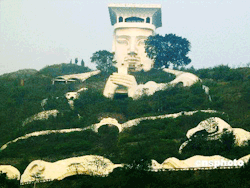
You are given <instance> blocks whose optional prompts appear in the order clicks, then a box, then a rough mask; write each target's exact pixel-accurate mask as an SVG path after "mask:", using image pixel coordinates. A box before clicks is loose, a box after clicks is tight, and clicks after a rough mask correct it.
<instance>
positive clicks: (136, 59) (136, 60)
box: [124, 57, 141, 63]
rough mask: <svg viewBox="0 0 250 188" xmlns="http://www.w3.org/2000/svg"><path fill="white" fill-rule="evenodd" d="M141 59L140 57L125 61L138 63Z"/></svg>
mask: <svg viewBox="0 0 250 188" xmlns="http://www.w3.org/2000/svg"><path fill="white" fill-rule="evenodd" d="M140 60H141V59H140V58H139V57H126V58H125V59H124V61H127V62H131V63H132V62H138V61H140Z"/></svg>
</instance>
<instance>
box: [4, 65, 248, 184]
mask: <svg viewBox="0 0 250 188" xmlns="http://www.w3.org/2000/svg"><path fill="white" fill-rule="evenodd" d="M63 67H64V68H63ZM67 67H68V68H70V67H71V68H72V69H71V70H69V69H67ZM73 67H75V68H73ZM82 70H87V68H86V67H84V69H81V68H80V66H77V65H75V64H72V65H70V64H68V66H65V65H64V64H61V65H54V66H51V67H46V68H44V69H42V70H41V71H39V72H37V73H34V74H32V75H29V76H26V77H25V76H24V77H21V76H20V77H19V76H18V77H15V78H12V77H1V78H0V96H1V97H0V126H1V133H0V143H1V145H3V144H5V143H6V142H8V141H10V140H13V139H15V138H17V137H19V136H23V135H25V134H27V133H31V132H34V131H41V130H53V129H69V128H84V127H87V126H89V125H91V124H95V123H97V122H99V121H100V119H101V118H103V117H113V118H116V119H117V120H118V121H119V123H123V122H126V121H128V120H131V119H134V118H139V117H145V116H154V115H155V116H156V115H162V114H171V113H179V112H180V111H192V110H203V109H209V108H210V109H213V110H218V111H221V112H225V113H224V114H222V113H215V114H209V113H202V112H198V113H196V114H195V115H193V116H180V117H178V118H168V119H162V120H160V119H158V120H154V121H152V120H145V121H141V122H140V123H139V124H138V125H137V126H134V127H131V128H128V129H125V130H124V131H123V132H121V133H119V134H118V130H117V128H116V127H110V126H108V125H106V126H103V127H101V128H100V129H99V133H95V132H92V131H90V130H88V131H84V132H73V133H69V134H50V135H45V136H38V137H33V138H29V139H27V140H20V141H17V142H16V143H13V144H10V145H9V146H8V147H7V148H6V149H5V150H3V151H1V152H0V161H6V160H7V161H9V164H12V165H15V166H16V167H18V169H19V170H20V171H23V170H24V168H25V167H26V166H27V164H28V163H29V162H31V161H33V160H35V159H43V160H46V161H57V160H60V159H64V158H68V157H73V156H82V155H88V154H96V155H102V156H104V157H107V158H109V159H110V160H111V161H112V162H114V163H131V164H133V161H137V162H136V163H138V162H139V161H140V159H145V160H148V159H155V160H157V161H158V162H159V163H162V162H163V161H164V160H165V159H166V158H168V157H177V158H179V159H185V158H187V157H190V156H193V155H195V154H207V155H211V154H219V155H222V156H224V157H227V158H231V159H234V158H240V157H242V156H244V155H246V154H249V149H250V148H249V147H250V146H246V147H235V146H233V145H232V143H233V140H232V135H230V134H228V135H227V134H225V135H223V137H222V139H221V140H218V141H213V142H212V141H211V142H206V143H205V142H203V141H202V139H201V138H200V137H198V138H193V139H194V140H195V139H196V142H193V144H191V145H190V148H189V150H186V151H184V152H183V154H182V155H180V154H178V149H179V147H180V145H181V143H183V142H184V141H185V138H186V136H185V134H186V132H187V131H188V130H189V129H191V128H193V127H195V126H196V125H198V124H199V122H201V121H203V120H205V119H207V118H209V117H211V116H215V117H220V118H222V119H224V120H226V121H227V122H228V123H229V124H230V125H231V126H232V127H240V128H244V129H245V130H247V131H250V116H249V114H250V111H249V109H250V102H249V99H250V97H249V93H250V82H249V75H250V69H249V68H244V69H231V68H228V67H227V66H222V67H215V68H211V69H200V70H195V69H193V68H190V69H185V70H188V71H190V72H193V73H194V74H197V75H199V76H200V77H202V79H203V82H202V84H204V85H207V86H208V87H209V88H210V95H211V98H212V102H210V101H209V100H208V96H207V95H206V94H205V93H204V90H202V87H201V86H202V84H201V83H197V84H195V85H193V86H191V87H182V86H175V87H169V88H168V89H166V90H165V91H158V92H156V93H155V94H154V95H153V96H143V97H142V98H140V99H138V100H132V99H131V98H123V99H121V98H119V97H117V98H115V99H114V100H110V99H107V98H105V97H103V94H102V92H103V88H104V85H105V82H106V80H107V78H108V76H109V74H107V73H101V74H98V75H95V76H93V77H91V78H89V79H88V80H86V81H85V82H84V83H73V84H72V85H70V84H57V85H51V78H52V77H54V76H57V75H62V74H68V73H71V72H72V73H77V72H78V71H82ZM183 70H184V68H183ZM53 71H55V72H53ZM220 71H221V72H223V74H221V75H218V73H219V72H220ZM133 75H134V76H135V77H136V80H137V82H138V84H141V83H146V82H148V81H150V80H153V81H156V82H157V83H165V82H169V81H171V80H172V79H174V76H171V75H169V74H167V73H165V72H159V71H158V70H156V69H152V70H151V71H149V72H136V73H133ZM235 75H236V76H235ZM237 75H238V76H237ZM21 78H22V79H24V85H23V86H22V85H21V84H20V80H19V79H21ZM82 87H87V88H88V90H87V91H84V92H82V93H81V95H80V97H79V99H77V100H75V110H70V109H69V106H68V104H67V101H66V99H65V98H64V97H63V95H64V94H65V93H66V92H68V91H75V90H77V89H79V88H82ZM56 97H59V98H58V99H56ZM45 98H48V103H47V106H45V109H46V110H49V109H55V108H56V109H59V111H60V114H59V115H58V116H57V117H56V118H54V117H51V118H49V119H48V120H44V121H34V122H32V123H29V124H27V125H26V126H24V127H22V126H21V125H22V121H24V120H25V119H26V118H27V117H30V116H32V115H34V114H36V113H38V112H41V111H42V110H43V109H42V107H41V100H43V99H45ZM78 114H80V116H81V118H79V117H78ZM199 138H200V140H199ZM191 146H192V147H191ZM186 149H188V148H186ZM22 158H24V159H22ZM128 171H129V170H128ZM119 173H120V174H119ZM119 173H118V174H117V178H118V180H117V181H115V180H112V181H115V182H116V183H117V184H115V185H116V186H114V187H117V185H119V183H118V182H119V181H120V182H121V183H122V185H124V186H126V185H131V184H132V180H133V181H135V180H136V177H138V176H137V175H138V174H140V175H141V176H142V177H147V178H148V179H150V178H149V176H148V175H146V174H144V175H145V176H144V175H143V173H141V172H140V173H138V174H137V171H136V170H135V169H134V172H131V174H134V175H132V176H127V178H125V177H124V179H119V178H122V177H123V176H122V174H123V175H124V173H123V172H119ZM157 174H158V173H157ZM167 175H169V176H170V177H172V178H175V179H174V180H171V178H169V179H164V178H163V175H162V176H161V175H160V174H159V178H163V179H161V180H162V182H165V183H163V185H164V186H165V187H166V186H169V185H176V186H177V185H178V186H183V185H184V184H182V183H180V182H178V181H177V177H178V178H179V177H180V176H181V177H182V175H178V176H177V175H176V177H174V176H175V175H171V174H167ZM188 176H189V175H187V176H186V177H187V178H186V180H185V181H186V183H187V184H188V183H189V184H188V185H190V186H191V185H192V182H191V180H193V182H194V184H195V185H197V184H199V183H200V181H202V180H203V179H202V177H199V178H200V179H199V178H198V180H199V181H198V180H197V177H196V176H191V175H190V178H188ZM111 177H112V175H111ZM152 177H154V178H155V176H152ZM152 177H151V178H152ZM164 177H165V175H164ZM191 177H192V178H191ZM129 178H130V179H129ZM195 178H196V179H195ZM213 178H214V177H213ZM87 179H88V178H86V177H85V179H84V180H83V182H84V181H87V182H88V185H89V186H90V187H91V185H93V184H91V183H92V182H91V181H92V179H91V181H90V180H87ZM139 179H140V178H139ZM156 179H157V178H156ZM156 179H155V180H152V179H150V181H148V183H146V185H147V184H149V186H156V187H159V185H161V184H159V183H157V181H156ZM109 180H110V179H109ZM163 180H164V181H163ZM175 180H176V181H175ZM100 181H105V182H106V184H105V185H107V187H112V185H111V186H108V185H110V184H108V180H103V179H101V178H100ZM140 181H143V178H142V179H140ZM216 181H218V182H219V180H218V179H216ZM83 182H82V184H78V187H81V186H83V185H84V183H83ZM150 182H151V183H150ZM53 183H54V182H53ZM53 183H52V184H53ZM57 183H58V182H56V183H55V184H57ZM53 185H54V184H53ZM94 185H96V184H94ZM135 185H137V186H139V183H138V184H135ZM143 185H144V184H143ZM210 185H211V184H210ZM38 186H40V184H39V185H38ZM51 186H52V185H51ZM52 187H53V186H52ZM59 187H60V186H59ZM62 187H63V186H62ZM68 187H73V186H71V184H68Z"/></svg>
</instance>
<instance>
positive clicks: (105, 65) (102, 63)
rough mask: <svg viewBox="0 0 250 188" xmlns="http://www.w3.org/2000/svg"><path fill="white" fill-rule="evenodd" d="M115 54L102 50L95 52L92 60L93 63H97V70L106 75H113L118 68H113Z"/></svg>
mask: <svg viewBox="0 0 250 188" xmlns="http://www.w3.org/2000/svg"><path fill="white" fill-rule="evenodd" d="M113 58H114V54H113V53H111V52H109V51H107V50H100V51H97V52H95V53H94V54H93V55H92V57H91V58H90V59H91V62H92V63H95V64H96V65H97V66H96V68H97V69H98V70H100V71H102V72H104V73H107V74H111V73H113V72H114V71H115V70H116V68H115V67H114V66H113Z"/></svg>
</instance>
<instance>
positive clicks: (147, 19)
mask: <svg viewBox="0 0 250 188" xmlns="http://www.w3.org/2000/svg"><path fill="white" fill-rule="evenodd" d="M108 7H109V14H110V21H111V25H114V26H115V28H117V27H132V26H133V24H134V22H136V25H137V27H140V26H141V27H149V28H152V29H153V30H155V29H156V28H158V27H161V26H162V23H161V5H159V4H109V6H108ZM124 23H126V24H125V25H124ZM131 23H132V24H131ZM138 23H140V25H138ZM143 23H144V24H143Z"/></svg>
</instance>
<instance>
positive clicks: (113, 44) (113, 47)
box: [112, 33, 116, 52]
mask: <svg viewBox="0 0 250 188" xmlns="http://www.w3.org/2000/svg"><path fill="white" fill-rule="evenodd" d="M115 40H116V39H115V33H114V35H113V43H112V52H115V42H116V41H115Z"/></svg>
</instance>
